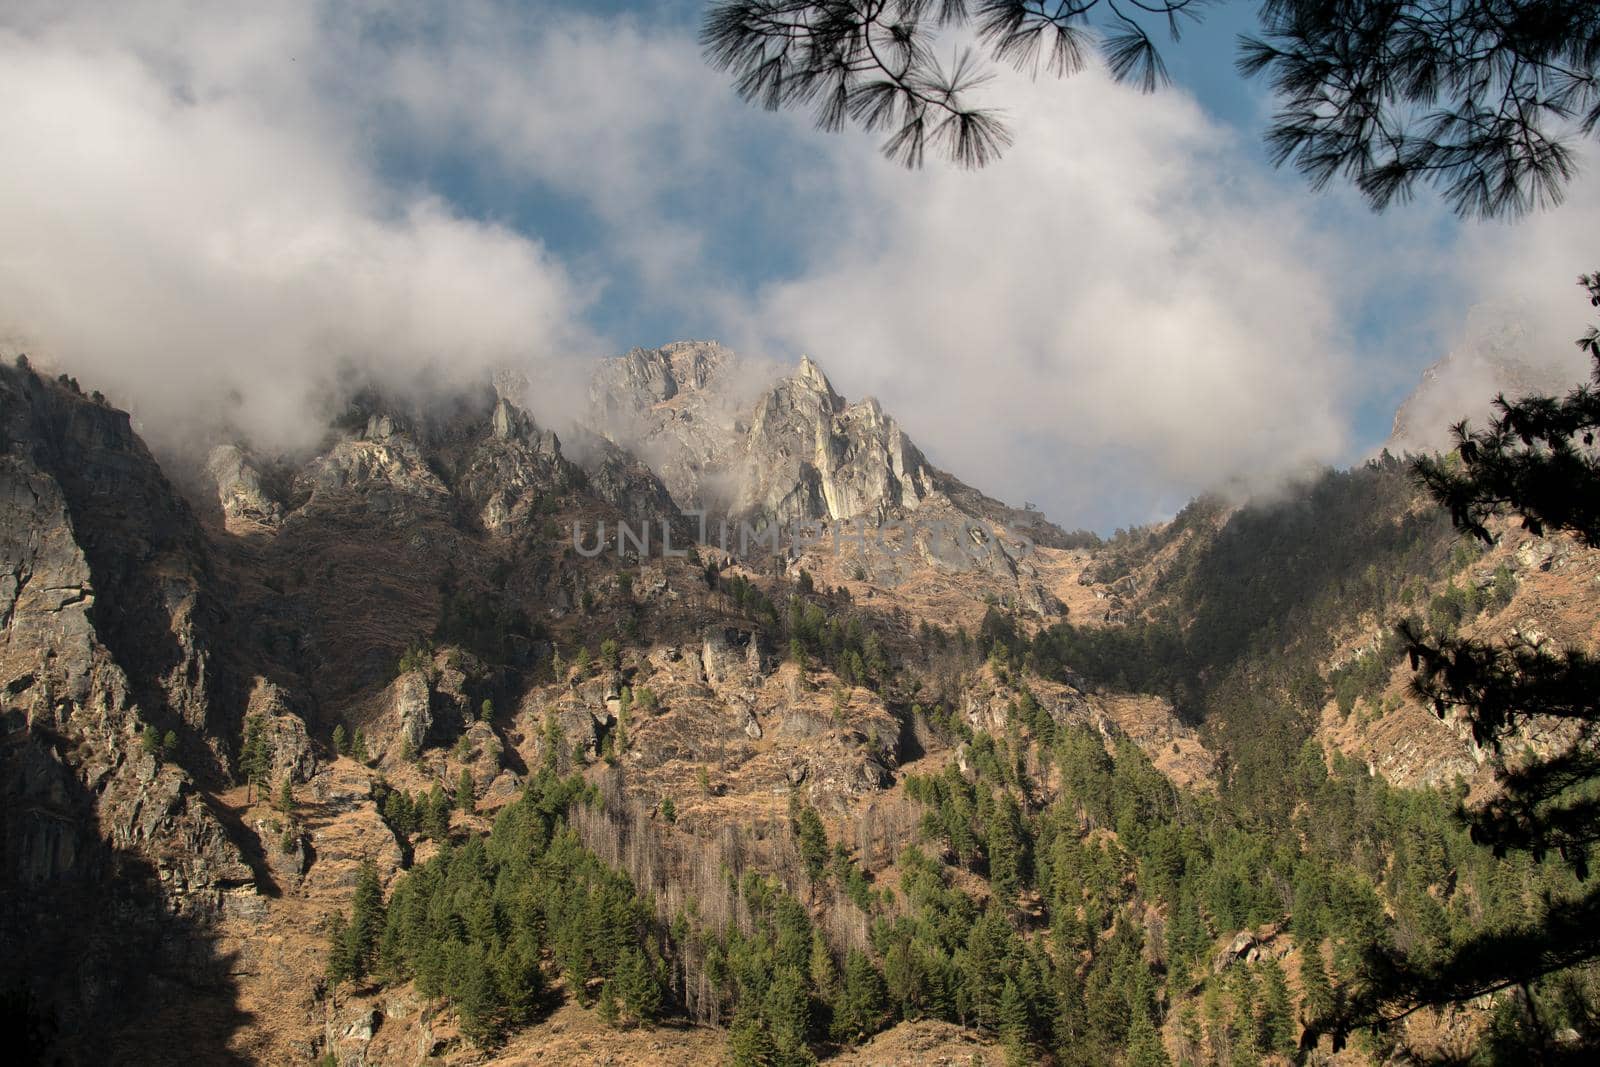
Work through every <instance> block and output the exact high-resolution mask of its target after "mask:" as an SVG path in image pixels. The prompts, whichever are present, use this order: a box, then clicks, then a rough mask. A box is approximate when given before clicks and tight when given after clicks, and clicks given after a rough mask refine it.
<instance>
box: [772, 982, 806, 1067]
mask: <svg viewBox="0 0 1600 1067" xmlns="http://www.w3.org/2000/svg"><path fill="white" fill-rule="evenodd" d="M762 1014H763V1015H764V1016H765V1017H766V1021H767V1028H768V1031H769V1033H770V1034H771V1035H772V1044H773V1048H774V1053H775V1054H774V1056H773V1060H772V1062H773V1063H774V1065H779V1067H789V1065H791V1064H793V1065H799V1064H808V1063H815V1062H816V1057H815V1056H813V1055H812V1054H811V1049H810V1038H811V991H810V990H809V989H808V988H807V986H806V981H805V978H804V977H803V976H802V975H801V974H800V972H799V971H798V970H797V969H795V968H793V967H780V968H779V969H778V971H777V973H776V974H774V975H773V978H772V985H771V986H770V987H769V988H768V989H767V996H766V1002H765V1004H764V1005H763V1012H762Z"/></svg>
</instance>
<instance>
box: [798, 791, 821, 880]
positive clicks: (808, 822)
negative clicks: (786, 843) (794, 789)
mask: <svg viewBox="0 0 1600 1067" xmlns="http://www.w3.org/2000/svg"><path fill="white" fill-rule="evenodd" d="M791 795H792V796H793V797H794V803H793V805H792V807H793V811H792V812H791V813H790V820H789V821H790V826H791V827H792V828H793V830H794V835H795V843H796V845H797V847H798V848H799V850H800V859H801V862H803V863H804V864H805V865H806V873H807V874H808V875H810V876H811V878H812V879H813V880H816V879H818V878H821V877H822V874H823V872H824V871H825V870H827V867H828V831H827V829H826V828H825V827H824V826H823V825H822V817H821V816H820V815H818V814H817V809H816V808H813V807H812V806H811V805H810V804H807V803H805V802H804V801H801V800H800V799H799V794H791Z"/></svg>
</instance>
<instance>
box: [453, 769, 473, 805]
mask: <svg viewBox="0 0 1600 1067" xmlns="http://www.w3.org/2000/svg"><path fill="white" fill-rule="evenodd" d="M477 802H478V795H477V787H476V786H474V785H473V783H472V772H471V771H469V770H467V769H466V768H465V767H463V768H461V777H459V778H457V779H456V807H458V808H460V809H461V810H462V811H465V812H471V811H473V810H474V809H475V808H476V807H477Z"/></svg>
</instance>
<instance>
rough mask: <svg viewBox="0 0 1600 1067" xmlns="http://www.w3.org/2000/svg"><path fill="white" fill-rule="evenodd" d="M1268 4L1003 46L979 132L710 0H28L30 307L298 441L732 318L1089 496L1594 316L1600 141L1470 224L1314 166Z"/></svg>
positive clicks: (146, 401)
mask: <svg viewBox="0 0 1600 1067" xmlns="http://www.w3.org/2000/svg"><path fill="white" fill-rule="evenodd" d="M1253 7H1254V5H1246V4H1223V5H1220V6H1218V7H1216V8H1214V9H1212V10H1211V11H1210V12H1209V13H1208V15H1207V19H1206V20H1205V22H1204V23H1202V24H1201V25H1199V26H1191V27H1189V28H1187V29H1186V32H1185V34H1184V39H1183V40H1182V42H1180V43H1177V44H1170V45H1168V46H1167V47H1166V49H1165V56H1166V58H1167V62H1168V65H1169V67H1170V69H1171V71H1172V73H1173V75H1174V80H1175V83H1176V84H1175V86H1174V88H1172V89H1170V90H1165V91H1162V92H1159V93H1157V94H1155V95H1153V96H1141V95H1140V94H1137V93H1135V92H1132V91H1130V90H1127V89H1125V88H1122V87H1118V86H1115V85H1112V84H1110V83H1109V81H1108V80H1107V79H1106V78H1105V77H1104V75H1103V74H1102V73H1101V72H1099V71H1097V70H1091V71H1087V72H1085V73H1083V74H1080V75H1078V76H1075V77H1073V78H1070V79H1067V80H1065V81H1063V82H1059V83H1058V82H1056V81H1054V80H1053V79H1044V80H1041V81H1038V82H1029V81H1027V80H1026V79H1020V78H1018V77H1017V76H1015V75H1014V74H1009V73H1007V72H1001V73H1000V77H999V78H998V80H997V81H996V83H995V84H994V85H993V86H992V87H990V89H989V90H988V92H989V93H990V96H991V98H992V99H993V101H994V102H995V103H997V104H998V105H1000V106H1002V107H1004V108H1005V109H1007V111H1008V112H1009V117H1010V120H1011V125H1012V127H1013V130H1014V132H1015V134H1016V138H1017V142H1016V145H1015V146H1014V147H1013V149H1012V150H1011V151H1010V152H1009V153H1008V154H1007V156H1006V157H1005V158H1004V159H1002V160H1001V161H1000V162H999V163H997V164H995V165H993V166H992V167H990V168H988V169H986V170H984V171H982V172H978V173H964V172H958V171H952V170H950V169H949V168H948V167H946V166H944V165H943V164H940V163H937V162H930V164H929V166H928V167H927V168H926V169H924V170H922V171H918V172H905V171H902V170H901V169H899V168H897V167H895V166H894V165H893V164H890V163H888V162H886V161H884V160H883V159H882V158H881V157H879V156H878V154H877V152H876V150H875V143H874V139H873V138H871V137H867V136H863V135H861V134H857V133H846V134H840V135H828V134H822V133H818V132H816V131H814V130H813V129H811V128H810V121H809V118H808V117H807V116H804V115H794V114H770V113H766V112H763V111H760V110H758V109H755V108H751V107H748V106H746V105H744V104H742V103H741V102H739V101H738V100H736V99H735V98H734V95H733V93H732V90H731V88H730V87H729V85H728V83H727V80H726V79H725V78H723V77H721V76H719V75H717V74H715V73H714V72H711V71H709V70H708V69H707V68H706V67H705V65H704V63H703V62H702V61H701V59H700V57H699V54H698V47H697V45H696V42H695V35H696V30H697V23H698V19H699V17H700V13H701V10H702V5H701V4H700V3H699V2H697V0H673V2H669V3H653V4H626V3H619V2H615V0H612V2H599V3H587V4H581V5H579V4H548V3H547V4H532V5H528V4H508V3H498V2H495V0H462V2H460V3H455V4H451V5H448V6H446V5H434V4H426V3H422V2H420V0H354V2H351V3H344V4H333V3H329V2H315V0H305V2H301V3H284V4H281V5H260V4H247V3H235V2H232V0H222V2H220V3H214V4H206V5H198V6H193V5H188V4H185V3H183V2H181V0H133V2H130V3H129V4H126V5H119V6H118V7H117V8H115V9H106V8H105V7H104V6H102V5H89V4H85V5H75V4H65V5H61V4H55V3H43V2H39V3H34V2H29V0H24V2H21V3H18V4H15V5H11V7H10V8H9V10H8V12H7V13H6V14H4V15H0V92H3V93H5V95H6V98H7V99H8V101H11V102H12V105H11V106H9V107H8V108H7V109H6V112H5V113H3V114H0V147H3V148H5V149H8V151H7V157H8V159H12V160H21V161H22V162H21V163H20V164H15V165H13V166H10V167H8V168H6V170H5V171H4V172H0V225H3V226H4V228H5V229H6V231H7V232H8V234H10V235H11V239H10V240H9V241H8V243H7V247H6V248H5V249H3V250H0V342H5V343H8V344H10V345H12V346H18V345H27V346H28V347H29V349H30V350H31V351H33V352H35V353H39V354H42V355H43V356H44V357H45V358H46V359H49V358H52V357H54V358H56V359H58V360H59V362H61V363H62V364H63V365H65V366H69V367H71V368H72V369H73V370H74V372H75V373H79V376H80V378H83V379H85V380H86V382H87V381H90V380H92V381H95V382H98V383H103V384H104V387H105V388H106V389H107V391H108V392H110V393H111V394H112V395H113V396H115V397H116V398H117V399H119V401H121V402H124V403H127V404H129V405H130V406H131V407H132V408H133V410H134V412H135V415H136V417H138V418H139V419H140V421H141V425H142V426H143V427H144V428H145V429H146V432H147V433H149V434H151V435H152V436H154V437H157V438H160V437H162V436H163V435H166V436H169V437H172V438H174V439H188V438H192V437H193V436H195V435H196V434H200V433H203V432H214V430H215V427H214V426H213V427H212V428H211V430H210V431H206V430H205V428H204V427H195V426H193V425H191V424H192V423H194V422H195V420H196V419H197V415H196V412H205V413H208V415H207V417H210V418H212V419H213V420H221V419H225V420H226V422H227V423H228V425H229V426H231V427H233V428H234V429H236V430H239V431H242V432H244V433H246V434H248V435H250V436H251V437H252V439H254V440H257V441H258V442H259V443H260V444H261V446H262V447H266V448H273V447H293V446H294V445H295V444H296V442H297V441H300V440H304V439H306V438H307V437H308V436H309V435H310V434H311V433H312V432H313V431H314V429H315V427H316V423H317V418H319V417H320V414H319V411H320V409H319V407H318V404H319V401H318V399H317V398H318V397H322V396H324V395H325V394H326V392H327V389H328V388H329V378H328V375H329V369H328V368H329V367H330V366H333V365H335V364H338V363H344V362H356V363H365V364H367V365H369V366H370V367H371V368H372V369H373V370H374V371H375V372H377V373H381V374H387V375H391V376H395V377H405V376H407V375H415V374H419V373H424V372H426V373H428V374H430V375H435V376H437V375H439V374H444V375H447V376H448V375H457V376H460V377H462V378H463V379H470V378H472V377H473V376H475V375H476V376H481V375H482V374H483V373H485V372H486V370H487V369H488V368H491V367H495V366H503V365H507V364H512V365H517V366H519V367H521V368H522V369H524V370H526V371H527V372H528V373H529V377H530V378H531V379H533V381H534V383H535V394H536V395H535V406H536V409H537V410H538V413H539V415H540V417H541V418H542V419H545V420H546V421H550V422H553V423H556V424H558V425H559V423H560V422H561V421H562V420H563V419H564V418H567V417H570V416H571V415H572V414H573V413H574V412H576V411H577V410H578V409H579V407H580V406H581V404H582V387H581V383H582V380H583V378H584V376H585V375H586V373H587V368H588V367H589V366H591V365H592V361H593V359H594V358H596V357H597V356H598V355H603V354H607V353H613V352H616V351H620V350H622V349H625V348H627V347H628V346H630V345H634V344H644V345H653V344H660V343H663V342H666V341H669V340H674V339H680V338H689V337H716V338H718V339H721V340H723V341H725V342H727V343H729V344H731V345H733V346H734V347H735V348H736V349H738V350H739V351H741V352H743V353H745V354H748V355H750V356H752V357H757V358H766V359H772V360H775V361H777V362H779V363H792V362H793V361H794V360H796V359H798V357H799V355H800V354H801V353H802V352H806V353H809V354H810V355H812V356H813V357H815V358H816V359H817V360H818V361H819V362H820V363H821V364H822V366H823V367H824V368H826V369H827V371H828V372H829V374H830V375H831V376H832V378H833V379H834V383H835V385H836V386H837V387H838V388H839V389H840V390H841V391H843V392H844V393H846V394H847V395H851V396H859V395H862V394H867V393H871V394H875V395H877V396H878V397H879V398H880V400H882V402H883V404H884V406H885V408H886V409H887V410H888V411H890V412H891V413H893V414H895V415H896V416H897V417H899V418H900V420H901V421H902V422H903V424H904V425H905V426H906V428H907V429H908V431H909V432H910V433H911V435H912V436H913V438H914V439H916V440H917V441H918V442H919V444H921V445H922V446H923V447H924V449H925V450H926V451H927V452H928V453H929V454H930V456H931V457H932V458H933V459H934V460H935V461H936V462H938V463H940V464H941V465H943V466H946V467H947V468H949V469H951V470H952V471H953V472H954V473H956V474H957V475H959V476H961V477H963V478H964V479H965V480H967V481H969V482H971V483H973V484H975V485H977V486H979V487H980V488H982V489H984V490H986V491H988V492H991V493H993V494H995V495H998V496H1001V497H1004V498H1006V499H1009V500H1012V501H1020V500H1021V499H1024V498H1025V499H1028V500H1032V501H1036V502H1038V503H1040V504H1041V505H1042V506H1044V507H1045V509H1046V510H1047V511H1048V512H1049V513H1050V514H1051V515H1052V516H1053V517H1055V518H1057V519H1058V520H1059V521H1062V522H1064V523H1067V524H1069V525H1087V526H1092V527H1095V528H1098V529H1102V530H1108V529H1110V528H1111V527H1113V526H1117V525H1123V524H1128V523H1135V522H1145V521H1151V520H1154V519H1159V518H1161V517H1164V516H1165V515H1169V514H1171V513H1172V512H1173V511H1174V510H1176V508H1177V507H1179V506H1181V504H1182V503H1183V502H1184V501H1185V500H1186V499H1187V498H1188V497H1189V496H1190V495H1192V494H1193V493H1195V492H1198V491H1201V490H1204V489H1207V488H1210V487H1213V486H1217V485H1221V486H1226V487H1233V488H1236V489H1237V490H1239V491H1241V492H1260V491H1265V490H1269V489H1271V488H1272V487H1274V486H1276V485H1279V484H1281V483H1282V482H1283V480H1284V479H1286V478H1291V477H1294V476H1296V475H1297V474H1298V473H1299V472H1302V471H1304V470H1306V469H1308V468H1313V467H1315V466H1316V465H1318V464H1322V463H1329V462H1333V463H1346V462H1350V461H1352V460H1353V459H1356V458H1359V457H1360V456H1361V455H1363V454H1365V453H1366V452H1368V451H1369V450H1370V449H1372V448H1373V447H1374V446H1375V445H1377V444H1378V443H1380V442H1381V441H1382V440H1383V438H1384V436H1385V435H1386V433H1387V430H1388V424H1389V420H1390V418H1391V416H1392V413H1393V410H1394V407H1395V405H1396V403H1397V402H1398V401H1399V400H1400V399H1401V398H1402V397H1403V396H1404V395H1405V394H1406V393H1407V392H1408V390H1409V389H1410V388H1411V386H1412V385H1413V384H1414V383H1415V382H1416V380H1417V377H1418V375H1419V374H1420V372H1421V371H1422V369H1423V368H1424V367H1425V366H1427V365H1428V364H1429V363H1431V362H1432V361H1433V360H1435V359H1436V358H1438V357H1439V356H1440V355H1442V354H1443V353H1444V352H1445V351H1446V350H1448V349H1450V348H1451V347H1453V346H1458V345H1460V344H1463V343H1465V344H1471V343H1472V339H1471V336H1470V335H1468V334H1467V333H1466V332H1465V328H1466V323H1467V318H1468V313H1469V310H1470V309H1471V308H1473V307H1475V306H1478V305H1481V304H1484V303H1485V302H1490V303H1493V304H1495V305H1496V306H1497V307H1498V306H1500V305H1502V304H1504V305H1508V306H1509V307H1510V310H1509V311H1507V312H1506V314H1512V315H1521V316H1524V317H1529V318H1531V319H1532V321H1534V322H1535V324H1536V326H1538V327H1539V328H1540V329H1536V330H1534V332H1533V333H1532V334H1530V335H1529V336H1528V337H1527V339H1526V343H1527V344H1528V346H1529V348H1530V349H1534V350H1537V349H1539V348H1540V346H1546V345H1550V344H1553V343H1561V344H1562V345H1563V346H1564V343H1565V339H1566V338H1568V337H1570V336H1575V335H1576V333H1577V332H1578V330H1579V329H1580V328H1581V326H1582V323H1583V319H1582V315H1583V312H1584V310H1585V309H1584V307H1583V306H1582V305H1581V304H1580V303H1579V302H1578V301H1577V300H1576V299H1574V297H1573V296H1572V295H1570V294H1569V293H1568V292H1567V291H1566V289H1567V287H1569V286H1570V282H1571V280H1572V278H1573V277H1574V276H1575V275H1576V273H1577V272H1578V271H1579V270H1583V269H1592V268H1593V267H1594V266H1595V264H1592V263H1589V262H1587V258H1586V257H1587V256H1588V255H1589V249H1588V247H1587V244H1588V243H1589V242H1586V241H1585V240H1584V237H1585V236H1586V235H1592V234H1593V233H1594V232H1597V231H1600V220H1597V211H1596V208H1597V205H1596V203H1595V200H1596V198H1595V197H1594V196H1593V194H1592V188H1593V186H1592V185H1590V184H1587V183H1580V185H1579V186H1577V187H1575V189H1574V191H1573V196H1572V200H1571V202H1570V203H1569V204H1568V206H1567V207H1565V208H1563V209H1562V210H1561V211H1559V212H1555V213H1551V214H1550V215H1548V216H1544V217H1541V218H1538V219H1534V220H1531V221H1527V222H1522V223H1517V224H1515V225H1506V224H1491V225H1485V224H1476V223H1475V224H1469V225H1463V224H1460V223H1458V222H1456V221H1455V220H1454V219H1453V218H1451V217H1450V216H1449V215H1448V213H1447V212H1445V211H1444V210H1443V209H1442V208H1441V207H1440V205H1439V204H1438V203H1437V202H1435V201H1434V200H1432V199H1431V198H1430V197H1428V196H1423V197H1421V198H1419V200H1418V201H1417V202H1416V203H1413V204H1410V205H1404V206H1401V207H1399V208H1397V209H1394V210H1392V211H1390V212H1388V213H1386V214H1384V215H1382V216H1374V215H1373V214H1372V213H1371V212H1369V211H1368V210H1367V209H1366V207H1365V205H1364V204H1362V203H1361V202H1360V200H1359V198H1358V197H1356V196H1355V195H1354V193H1353V192H1352V191H1351V190H1349V189H1347V188H1342V187H1336V188H1333V189H1330V190H1328V191H1326V192H1323V193H1314V192H1312V191H1311V190H1310V189H1309V188H1308V187H1307V186H1306V185H1305V184H1304V182H1303V181H1302V180H1301V179H1300V177H1299V176H1298V175H1296V174H1294V173H1292V172H1279V171H1276V170H1273V169H1272V168H1271V167H1269V166H1268V165H1267V164H1266V162H1265V160H1264V156H1263V151H1262V148H1261V142H1260V133H1261V130H1262V128H1263V126H1264V124H1265V122H1266V119H1267V116H1268V113H1269V110H1270V101H1269V100H1268V99H1267V98H1266V96H1265V92H1264V87H1263V86H1261V85H1259V84H1255V83H1247V82H1244V81H1242V80H1241V79H1240V78H1239V77H1238V76H1237V75H1236V74H1235V72H1234V70H1233V54H1234V38H1235V36H1236V35H1237V34H1238V33H1239V32H1240V31H1241V30H1244V29H1248V28H1249V25H1250V20H1251V12H1252V9H1253ZM64 192H70V194H71V195H70V196H66V195H63V193H64ZM85 293H91V294H93V296H94V299H92V300H89V301H85V300H84V294H85ZM1496 314H1500V312H1498V311H1497V312H1496ZM1481 317H1482V316H1480V318H1481ZM1545 326H1549V327H1550V330H1549V331H1547V332H1540V331H1541V330H1542V329H1543V327H1545ZM1465 402H1466V401H1465V400H1463V403H1465Z"/></svg>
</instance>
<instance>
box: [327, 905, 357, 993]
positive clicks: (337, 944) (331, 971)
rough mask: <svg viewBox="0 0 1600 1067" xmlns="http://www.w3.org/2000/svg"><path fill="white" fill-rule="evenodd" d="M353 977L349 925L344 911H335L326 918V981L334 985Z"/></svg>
mask: <svg viewBox="0 0 1600 1067" xmlns="http://www.w3.org/2000/svg"><path fill="white" fill-rule="evenodd" d="M353 977H355V968H354V966H353V962H352V960H351V958H350V927H349V924H348V923H347V922H346V921H345V917H344V912H343V911H336V912H334V913H333V918H332V919H330V920H328V981H330V982H332V983H333V984H334V985H338V984H339V983H340V982H344V981H348V980H349V979H351V978H353Z"/></svg>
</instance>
